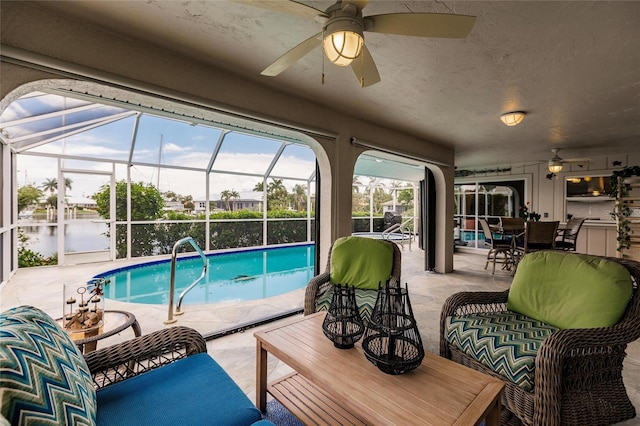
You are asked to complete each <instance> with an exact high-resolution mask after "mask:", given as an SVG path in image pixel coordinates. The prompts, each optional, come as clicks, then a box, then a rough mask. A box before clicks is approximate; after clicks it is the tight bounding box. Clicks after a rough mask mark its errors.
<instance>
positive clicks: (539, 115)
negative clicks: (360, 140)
mask: <svg viewBox="0 0 640 426" xmlns="http://www.w3.org/2000/svg"><path fill="white" fill-rule="evenodd" d="M301 3H305V4H307V5H311V6H313V7H316V8H318V9H322V10H324V9H326V8H327V7H328V6H330V5H331V4H332V2H331V1H301ZM43 5H44V6H45V7H48V8H51V9H55V10H56V11H58V12H60V13H64V14H68V15H72V16H75V17H78V18H81V19H82V20H84V21H87V22H90V23H91V24H94V25H97V26H100V27H103V28H106V29H108V30H109V31H112V32H115V33H120V34H123V35H125V36H127V37H130V38H137V39H143V40H145V41H147V42H149V43H153V44H157V45H160V46H164V47H165V48H168V49H171V50H175V51H179V52H181V53H182V54H184V55H188V56H191V57H194V58H197V59H198V60H200V61H204V62H208V63H211V64H213V65H215V66H217V67H222V68H226V69H232V70H234V72H236V73H239V74H242V75H244V76H245V77H247V78H250V79H255V80H257V81H260V82H261V83H262V84H265V85H269V86H273V87H277V88H279V89H280V90H283V91H286V92H291V93H295V94H296V95H299V96H303V97H306V98H309V99H312V100H314V101H316V102H319V103H323V104H328V105H332V106H333V107H334V108H336V109H339V110H344V111H346V112H348V113H349V114H352V115H355V116H358V117H360V118H363V119H365V120H368V121H371V122H375V123H378V124H381V125H384V126H387V127H391V128H396V129H399V130H402V131H405V132H407V133H410V134H413V135H416V136H418V137H420V138H423V139H427V140H433V141H436V142H439V143H442V144H445V145H449V146H453V147H455V150H456V156H455V158H456V165H457V166H458V167H465V168H468V167H482V166H491V165H503V164H518V163H526V162H531V161H536V160H544V159H547V158H549V157H551V153H550V149H551V148H554V147H559V148H562V151H561V153H560V154H561V156H562V157H565V158H568V157H585V156H586V157H588V156H597V155H605V154H620V153H628V152H639V151H640V2H637V1H623V2H604V1H598V2H586V1H550V2H542V1H531V2H530V1H488V2H484V1H444V2H442V1H438V2H434V1H370V2H369V4H368V6H367V7H366V8H365V10H364V15H365V16H366V15H372V14H381V13H393V12H434V13H456V14H465V15H474V16H477V21H476V24H475V26H474V28H473V29H472V31H471V33H470V35H469V36H468V37H467V38H466V39H464V40H449V39H425V38H417V37H405V36H391V35H383V34H375V33H365V42H366V45H367V47H368V48H369V50H370V52H371V54H372V56H373V58H374V60H375V61H376V64H377V66H378V70H379V72H380V76H381V78H382V81H381V82H380V83H378V84H376V85H373V86H371V87H368V88H364V89H361V88H360V87H359V84H358V81H357V80H356V78H355V76H354V74H353V72H352V71H351V69H349V68H339V67H335V66H333V65H330V64H325V75H326V77H325V84H324V85H323V84H322V83H321V75H322V66H323V60H322V51H321V49H317V50H314V51H313V52H311V53H310V54H309V55H307V56H305V57H304V58H303V59H302V60H300V61H299V62H298V63H297V64H295V65H294V66H292V67H291V68H289V69H288V70H286V71H285V72H283V73H282V74H280V75H279V76H278V77H264V76H261V75H260V71H261V70H262V69H264V68H266V67H267V66H268V65H269V64H270V63H271V62H273V61H274V60H275V59H276V58H278V57H279V56H280V55H282V54H283V53H284V52H286V51H287V50H289V49H290V48H292V47H293V46H295V45H296V44H297V43H299V42H301V41H303V40H305V39H307V38H308V37H310V36H311V35H313V34H315V33H317V32H318V31H320V30H321V27H320V24H318V23H317V22H315V21H313V20H309V19H305V18H300V17H296V16H290V15H286V14H281V13H276V12H272V11H268V10H264V9H260V8H256V7H252V6H248V5H245V4H240V3H235V2H229V1H180V2H178V1H155V0H147V1H129V2H124V1H121V2H111V1H85V2H45V3H43ZM510 110H522V111H526V112H527V116H526V118H525V120H524V122H523V123H522V124H521V125H519V126H517V127H506V126H504V125H503V124H502V123H501V122H500V121H499V119H498V117H499V115H500V114H501V113H503V112H507V111H510Z"/></svg>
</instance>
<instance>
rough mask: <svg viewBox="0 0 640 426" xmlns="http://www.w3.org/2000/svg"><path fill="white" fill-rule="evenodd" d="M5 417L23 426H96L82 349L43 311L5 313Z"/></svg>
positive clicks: (0, 349) (0, 325)
mask: <svg viewBox="0 0 640 426" xmlns="http://www.w3.org/2000/svg"><path fill="white" fill-rule="evenodd" d="M0 342H1V344H0V400H1V401H2V406H1V409H2V416H3V417H5V418H6V419H7V420H8V421H9V422H10V423H11V424H16V425H17V424H20V425H56V426H57V425H93V424H95V421H96V406H97V404H96V391H95V389H94V387H93V380H92V379H91V374H90V372H89V368H88V367H87V363H86V362H85V360H84V357H83V356H82V353H80V351H79V350H78V347H77V346H76V345H75V343H73V341H72V340H71V339H70V338H69V336H68V335H67V333H65V331H64V330H63V329H62V328H61V327H60V326H58V324H56V322H55V321H54V320H53V319H52V318H51V317H50V316H48V315H47V314H46V313H44V312H43V311H41V310H40V309H37V308H34V307H31V306H20V307H17V308H12V309H9V310H7V311H5V312H3V313H2V314H0Z"/></svg>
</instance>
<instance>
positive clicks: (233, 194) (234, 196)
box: [229, 189, 240, 211]
mask: <svg viewBox="0 0 640 426" xmlns="http://www.w3.org/2000/svg"><path fill="white" fill-rule="evenodd" d="M229 197H231V201H232V202H233V211H236V202H237V201H238V199H239V198H240V194H238V191H236V190H234V189H232V190H231V191H230V192H229Z"/></svg>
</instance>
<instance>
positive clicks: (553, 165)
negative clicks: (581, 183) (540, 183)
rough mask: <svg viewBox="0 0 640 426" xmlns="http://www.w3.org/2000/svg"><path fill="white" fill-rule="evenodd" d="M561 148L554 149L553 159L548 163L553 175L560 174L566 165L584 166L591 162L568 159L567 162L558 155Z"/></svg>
mask: <svg viewBox="0 0 640 426" xmlns="http://www.w3.org/2000/svg"><path fill="white" fill-rule="evenodd" d="M558 151H560V148H553V149H552V150H551V152H552V153H553V157H552V158H551V159H550V160H549V162H548V167H549V171H550V172H551V173H559V172H560V171H562V166H563V165H564V164H566V163H574V164H584V163H588V162H589V161H591V160H590V159H589V158H567V159H566V160H565V159H563V158H561V157H560V156H559V155H558Z"/></svg>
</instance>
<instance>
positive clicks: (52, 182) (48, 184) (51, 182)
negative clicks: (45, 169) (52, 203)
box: [42, 178, 58, 194]
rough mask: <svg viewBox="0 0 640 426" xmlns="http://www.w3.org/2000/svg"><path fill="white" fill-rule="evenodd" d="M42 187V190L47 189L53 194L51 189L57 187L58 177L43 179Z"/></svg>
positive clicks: (53, 189)
mask: <svg viewBox="0 0 640 426" xmlns="http://www.w3.org/2000/svg"><path fill="white" fill-rule="evenodd" d="M42 189H43V190H44V191H49V192H50V193H52V194H53V191H55V190H56V189H58V179H56V178H49V179H46V180H45V181H44V183H43V184H42Z"/></svg>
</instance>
